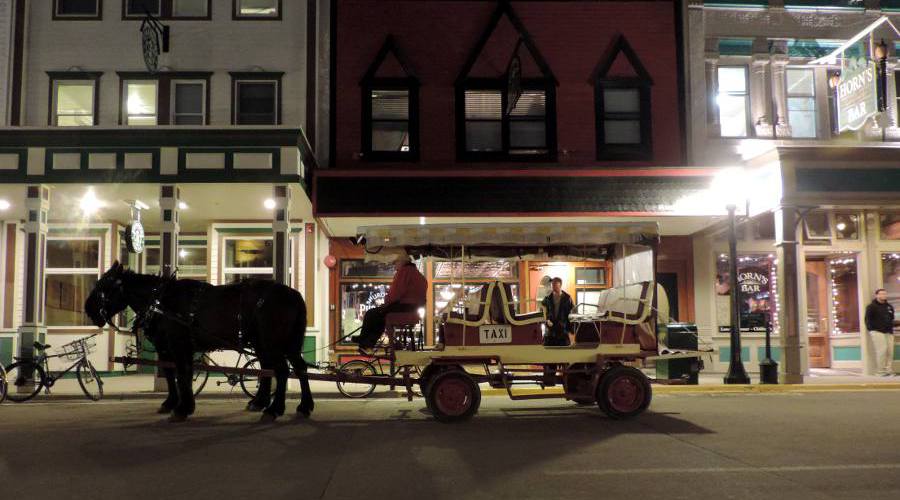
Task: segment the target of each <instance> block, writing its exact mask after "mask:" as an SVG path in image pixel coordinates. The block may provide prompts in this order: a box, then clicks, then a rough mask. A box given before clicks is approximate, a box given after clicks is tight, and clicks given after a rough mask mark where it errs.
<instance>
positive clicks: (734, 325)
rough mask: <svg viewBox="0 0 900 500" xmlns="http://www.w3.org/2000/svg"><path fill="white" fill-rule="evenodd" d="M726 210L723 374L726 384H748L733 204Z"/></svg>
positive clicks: (734, 207)
mask: <svg viewBox="0 0 900 500" xmlns="http://www.w3.org/2000/svg"><path fill="white" fill-rule="evenodd" d="M725 208H726V209H727V210H728V258H729V275H730V276H729V277H730V280H729V282H730V286H729V287H730V288H731V360H730V361H729V363H728V373H727V374H726V375H725V383H726V384H749V383H750V377H748V376H747V372H746V371H745V370H744V362H743V361H741V305H740V293H741V292H740V290H738V279H737V235H736V234H735V230H734V211H735V210H736V209H737V207H736V206H734V205H728V206H726V207H725Z"/></svg>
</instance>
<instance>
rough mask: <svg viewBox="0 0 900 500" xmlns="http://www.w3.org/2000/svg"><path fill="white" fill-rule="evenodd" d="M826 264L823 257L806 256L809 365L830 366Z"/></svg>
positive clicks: (829, 304) (814, 366)
mask: <svg viewBox="0 0 900 500" xmlns="http://www.w3.org/2000/svg"><path fill="white" fill-rule="evenodd" d="M828 280H829V277H828V266H826V265H825V258H824V257H809V256H808V257H807V258H806V329H807V331H808V332H809V366H810V367H811V368H829V367H831V346H830V345H829V333H830V331H829V327H828V315H829V311H831V301H830V300H829V297H828V290H829V286H828Z"/></svg>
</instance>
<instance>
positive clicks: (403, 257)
mask: <svg viewBox="0 0 900 500" xmlns="http://www.w3.org/2000/svg"><path fill="white" fill-rule="evenodd" d="M394 269H395V270H396V272H395V274H394V280H393V281H391V289H390V291H389V292H388V294H387V297H386V298H385V299H384V305H381V306H378V307H375V308H372V309H369V310H368V311H366V315H365V316H363V323H362V332H361V333H360V335H359V338H358V340H357V342H358V343H359V351H360V352H361V353H362V354H365V355H367V356H371V355H372V354H373V351H372V350H373V348H374V347H375V343H376V342H377V341H378V339H379V338H380V337H381V335H382V334H383V333H384V327H385V317H386V316H387V315H388V314H389V313H410V312H416V311H418V310H419V308H420V307H424V306H425V291H426V289H427V288H428V281H427V280H426V279H425V277H424V276H422V273H420V272H419V269H418V268H416V265H415V264H414V263H413V262H412V261H411V260H410V258H409V255H407V254H406V252H401V253H400V254H399V255H398V256H397V257H396V258H395V259H394Z"/></svg>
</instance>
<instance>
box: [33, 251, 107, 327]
mask: <svg viewBox="0 0 900 500" xmlns="http://www.w3.org/2000/svg"><path fill="white" fill-rule="evenodd" d="M99 265H100V240H99V239H78V240H66V239H51V240H47V269H46V275H47V277H46V287H45V297H44V299H45V300H44V303H45V304H46V321H47V325H49V326H91V325H92V323H91V320H90V318H88V317H87V315H85V314H84V312H83V310H84V301H85V299H87V297H88V295H90V293H91V290H93V289H94V284H95V283H97V280H98V278H99Z"/></svg>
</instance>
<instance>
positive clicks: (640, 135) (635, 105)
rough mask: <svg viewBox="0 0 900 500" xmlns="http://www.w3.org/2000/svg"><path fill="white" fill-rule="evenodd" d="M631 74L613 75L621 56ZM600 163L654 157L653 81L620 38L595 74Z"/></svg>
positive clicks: (635, 55) (623, 39) (621, 70)
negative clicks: (629, 66) (628, 66)
mask: <svg viewBox="0 0 900 500" xmlns="http://www.w3.org/2000/svg"><path fill="white" fill-rule="evenodd" d="M620 54H622V55H624V56H625V59H626V60H627V61H628V63H629V64H630V65H631V70H629V71H630V72H627V73H623V71H624V70H623V69H619V70H618V71H619V72H618V73H616V74H610V69H611V68H612V66H613V63H614V62H615V61H616V59H617V58H618V57H619V56H620ZM593 80H594V106H595V116H596V120H597V123H596V129H597V130H596V132H597V159H598V160H644V159H650V158H651V157H652V156H653V147H652V142H651V131H652V127H651V113H650V109H651V108H650V87H651V85H653V80H652V79H651V78H650V74H649V73H647V70H646V69H644V65H643V64H642V63H641V61H640V59H638V57H637V54H636V53H635V52H634V50H633V49H632V48H631V45H629V44H628V42H627V41H626V40H625V38H624V37H622V36H620V37H619V38H618V39H617V40H616V41H615V42H614V44H613V49H612V50H610V51H608V53H607V57H606V58H605V59H604V60H602V61H601V64H600V65H599V66H598V67H597V70H596V71H595V73H594V78H593Z"/></svg>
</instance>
